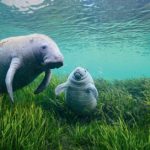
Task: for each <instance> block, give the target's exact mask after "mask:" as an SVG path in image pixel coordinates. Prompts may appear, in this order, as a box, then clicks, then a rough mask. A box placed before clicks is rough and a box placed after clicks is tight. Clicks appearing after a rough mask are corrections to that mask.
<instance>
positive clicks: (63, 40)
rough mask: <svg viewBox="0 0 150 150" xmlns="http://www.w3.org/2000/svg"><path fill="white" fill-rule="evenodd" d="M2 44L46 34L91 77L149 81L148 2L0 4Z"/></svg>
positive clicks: (6, 0) (69, 66)
mask: <svg viewBox="0 0 150 150" xmlns="http://www.w3.org/2000/svg"><path fill="white" fill-rule="evenodd" d="M0 22H1V23H0V38H5V37H8V36H15V35H22V34H29V33H34V32H38V33H44V34H48V35H49V36H51V37H52V38H54V40H55V41H56V42H57V43H58V45H59V47H60V49H61V50H62V52H63V53H64V55H65V66H64V67H63V68H62V69H60V70H59V71H58V72H59V74H62V73H63V74H68V73H70V71H71V70H73V69H74V67H76V66H79V65H81V66H83V67H86V68H88V70H89V71H90V72H91V74H92V75H94V76H95V77H104V78H109V79H123V78H130V77H141V76H150V70H149V67H148V66H150V61H149V60H150V32H149V31H150V26H149V24H150V0H126V1H123V0H115V1H114V0H63V1H62V0H45V1H44V0H30V1H29V0H23V1H19V0H14V1H10V0H1V1H0Z"/></svg>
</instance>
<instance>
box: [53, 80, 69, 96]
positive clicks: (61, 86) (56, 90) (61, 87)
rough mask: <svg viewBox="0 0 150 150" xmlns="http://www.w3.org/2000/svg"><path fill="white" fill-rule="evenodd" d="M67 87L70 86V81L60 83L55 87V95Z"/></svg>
mask: <svg viewBox="0 0 150 150" xmlns="http://www.w3.org/2000/svg"><path fill="white" fill-rule="evenodd" d="M67 87H68V83H67V82H65V83H62V84H60V85H58V86H57V87H56V88H55V95H59V94H61V93H62V92H64V91H65V90H66V88H67Z"/></svg>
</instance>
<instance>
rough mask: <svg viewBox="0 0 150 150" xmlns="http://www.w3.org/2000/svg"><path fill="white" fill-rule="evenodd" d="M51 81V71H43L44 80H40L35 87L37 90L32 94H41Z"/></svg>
mask: <svg viewBox="0 0 150 150" xmlns="http://www.w3.org/2000/svg"><path fill="white" fill-rule="evenodd" d="M50 79H51V71H50V69H48V70H46V71H45V76H44V79H43V80H42V82H41V84H40V85H39V86H38V87H37V89H36V90H35V91H34V94H38V93H40V92H42V91H43V90H44V89H45V88H46V87H47V86H48V85H49V83H50Z"/></svg>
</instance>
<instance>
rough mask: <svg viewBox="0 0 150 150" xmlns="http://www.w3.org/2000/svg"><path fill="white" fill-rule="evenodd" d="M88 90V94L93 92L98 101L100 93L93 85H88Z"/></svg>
mask: <svg viewBox="0 0 150 150" xmlns="http://www.w3.org/2000/svg"><path fill="white" fill-rule="evenodd" d="M86 90H87V92H92V93H93V95H94V97H95V98H96V99H97V98H98V91H97V89H96V87H95V86H94V85H93V84H88V87H87V89H86Z"/></svg>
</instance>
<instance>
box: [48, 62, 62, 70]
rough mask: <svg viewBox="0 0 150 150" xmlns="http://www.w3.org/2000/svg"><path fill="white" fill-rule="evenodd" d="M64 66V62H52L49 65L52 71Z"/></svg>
mask: <svg viewBox="0 0 150 150" xmlns="http://www.w3.org/2000/svg"><path fill="white" fill-rule="evenodd" d="M62 66H63V62H52V63H50V64H49V67H50V68H51V69H54V68H59V67H62Z"/></svg>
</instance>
